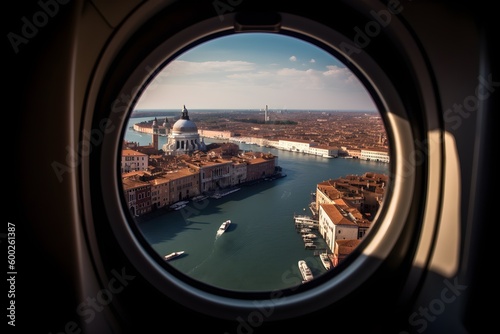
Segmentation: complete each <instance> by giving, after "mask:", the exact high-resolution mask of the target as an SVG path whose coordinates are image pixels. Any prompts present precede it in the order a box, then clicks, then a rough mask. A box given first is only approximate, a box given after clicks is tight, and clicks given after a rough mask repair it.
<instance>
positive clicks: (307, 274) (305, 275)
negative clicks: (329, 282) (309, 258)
mask: <svg viewBox="0 0 500 334" xmlns="http://www.w3.org/2000/svg"><path fill="white" fill-rule="evenodd" d="M298 266H299V270H300V274H301V275H302V283H306V282H309V281H311V280H312V279H313V278H314V276H313V274H312V272H311V269H310V268H309V266H308V265H307V263H306V261H304V260H299V262H298Z"/></svg>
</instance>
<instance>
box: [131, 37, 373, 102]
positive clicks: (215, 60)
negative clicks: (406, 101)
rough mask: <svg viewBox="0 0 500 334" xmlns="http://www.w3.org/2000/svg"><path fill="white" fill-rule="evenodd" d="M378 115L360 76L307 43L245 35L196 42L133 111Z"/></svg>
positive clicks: (162, 76) (154, 84)
mask: <svg viewBox="0 0 500 334" xmlns="http://www.w3.org/2000/svg"><path fill="white" fill-rule="evenodd" d="M183 105H186V108H187V109H188V110H189V109H193V110H194V109H257V110H258V109H264V108H265V106H266V105H267V106H268V108H269V109H271V110H277V109H278V110H279V109H288V110H293V109H305V110H361V111H365V110H366V111H376V110H377V108H376V107H375V104H374V103H373V100H372V99H371V97H370V95H369V94H368V92H367V91H366V89H365V88H364V86H363V85H362V84H361V83H360V81H359V80H358V78H357V77H356V76H355V75H354V74H353V73H352V72H351V71H350V70H349V69H348V68H347V67H346V66H345V65H344V64H343V63H342V62H340V61H339V60H338V59H336V58H335V57H333V56H332V55H331V54H329V53H327V52H326V51H324V50H322V49H320V48H318V47H317V46H315V45H312V44H310V43H308V42H305V41H302V40H299V39H296V38H293V37H289V36H283V35H276V34H264V33H246V34H236V35H230V36H226V37H220V38H217V39H213V40H210V41H208V42H205V43H203V44H200V45H198V46H196V47H194V48H192V49H190V50H188V51H187V52H185V53H184V54H182V55H180V56H179V57H178V58H177V59H175V60H173V61H172V62H170V63H169V64H168V65H167V66H166V67H165V68H164V69H163V70H162V71H161V72H160V74H158V76H157V77H156V78H155V79H154V80H153V81H152V82H151V84H150V85H149V86H148V88H146V90H145V92H144V94H143V95H142V96H141V97H140V98H139V101H138V103H137V104H136V106H135V109H174V110H175V109H179V110H180V109H181V108H182V106H183Z"/></svg>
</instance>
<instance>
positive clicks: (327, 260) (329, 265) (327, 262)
mask: <svg viewBox="0 0 500 334" xmlns="http://www.w3.org/2000/svg"><path fill="white" fill-rule="evenodd" d="M319 258H320V260H321V263H322V264H323V267H325V269H326V270H330V269H332V262H331V261H330V258H329V257H328V254H327V253H321V254H319Z"/></svg>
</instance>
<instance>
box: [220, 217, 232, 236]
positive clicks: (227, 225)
mask: <svg viewBox="0 0 500 334" xmlns="http://www.w3.org/2000/svg"><path fill="white" fill-rule="evenodd" d="M229 225H231V220H230V219H228V220H226V221H225V222H223V223H222V224H221V226H219V228H218V229H217V235H218V236H219V235H221V234H222V233H224V232H226V230H227V229H228V227H229Z"/></svg>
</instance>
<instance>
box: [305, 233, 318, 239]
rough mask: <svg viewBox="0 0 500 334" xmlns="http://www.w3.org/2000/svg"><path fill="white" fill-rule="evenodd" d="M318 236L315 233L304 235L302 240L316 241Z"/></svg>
mask: <svg viewBox="0 0 500 334" xmlns="http://www.w3.org/2000/svg"><path fill="white" fill-rule="evenodd" d="M317 237H318V236H317V235H316V234H314V233H307V234H302V238H308V239H316V238H317Z"/></svg>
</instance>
